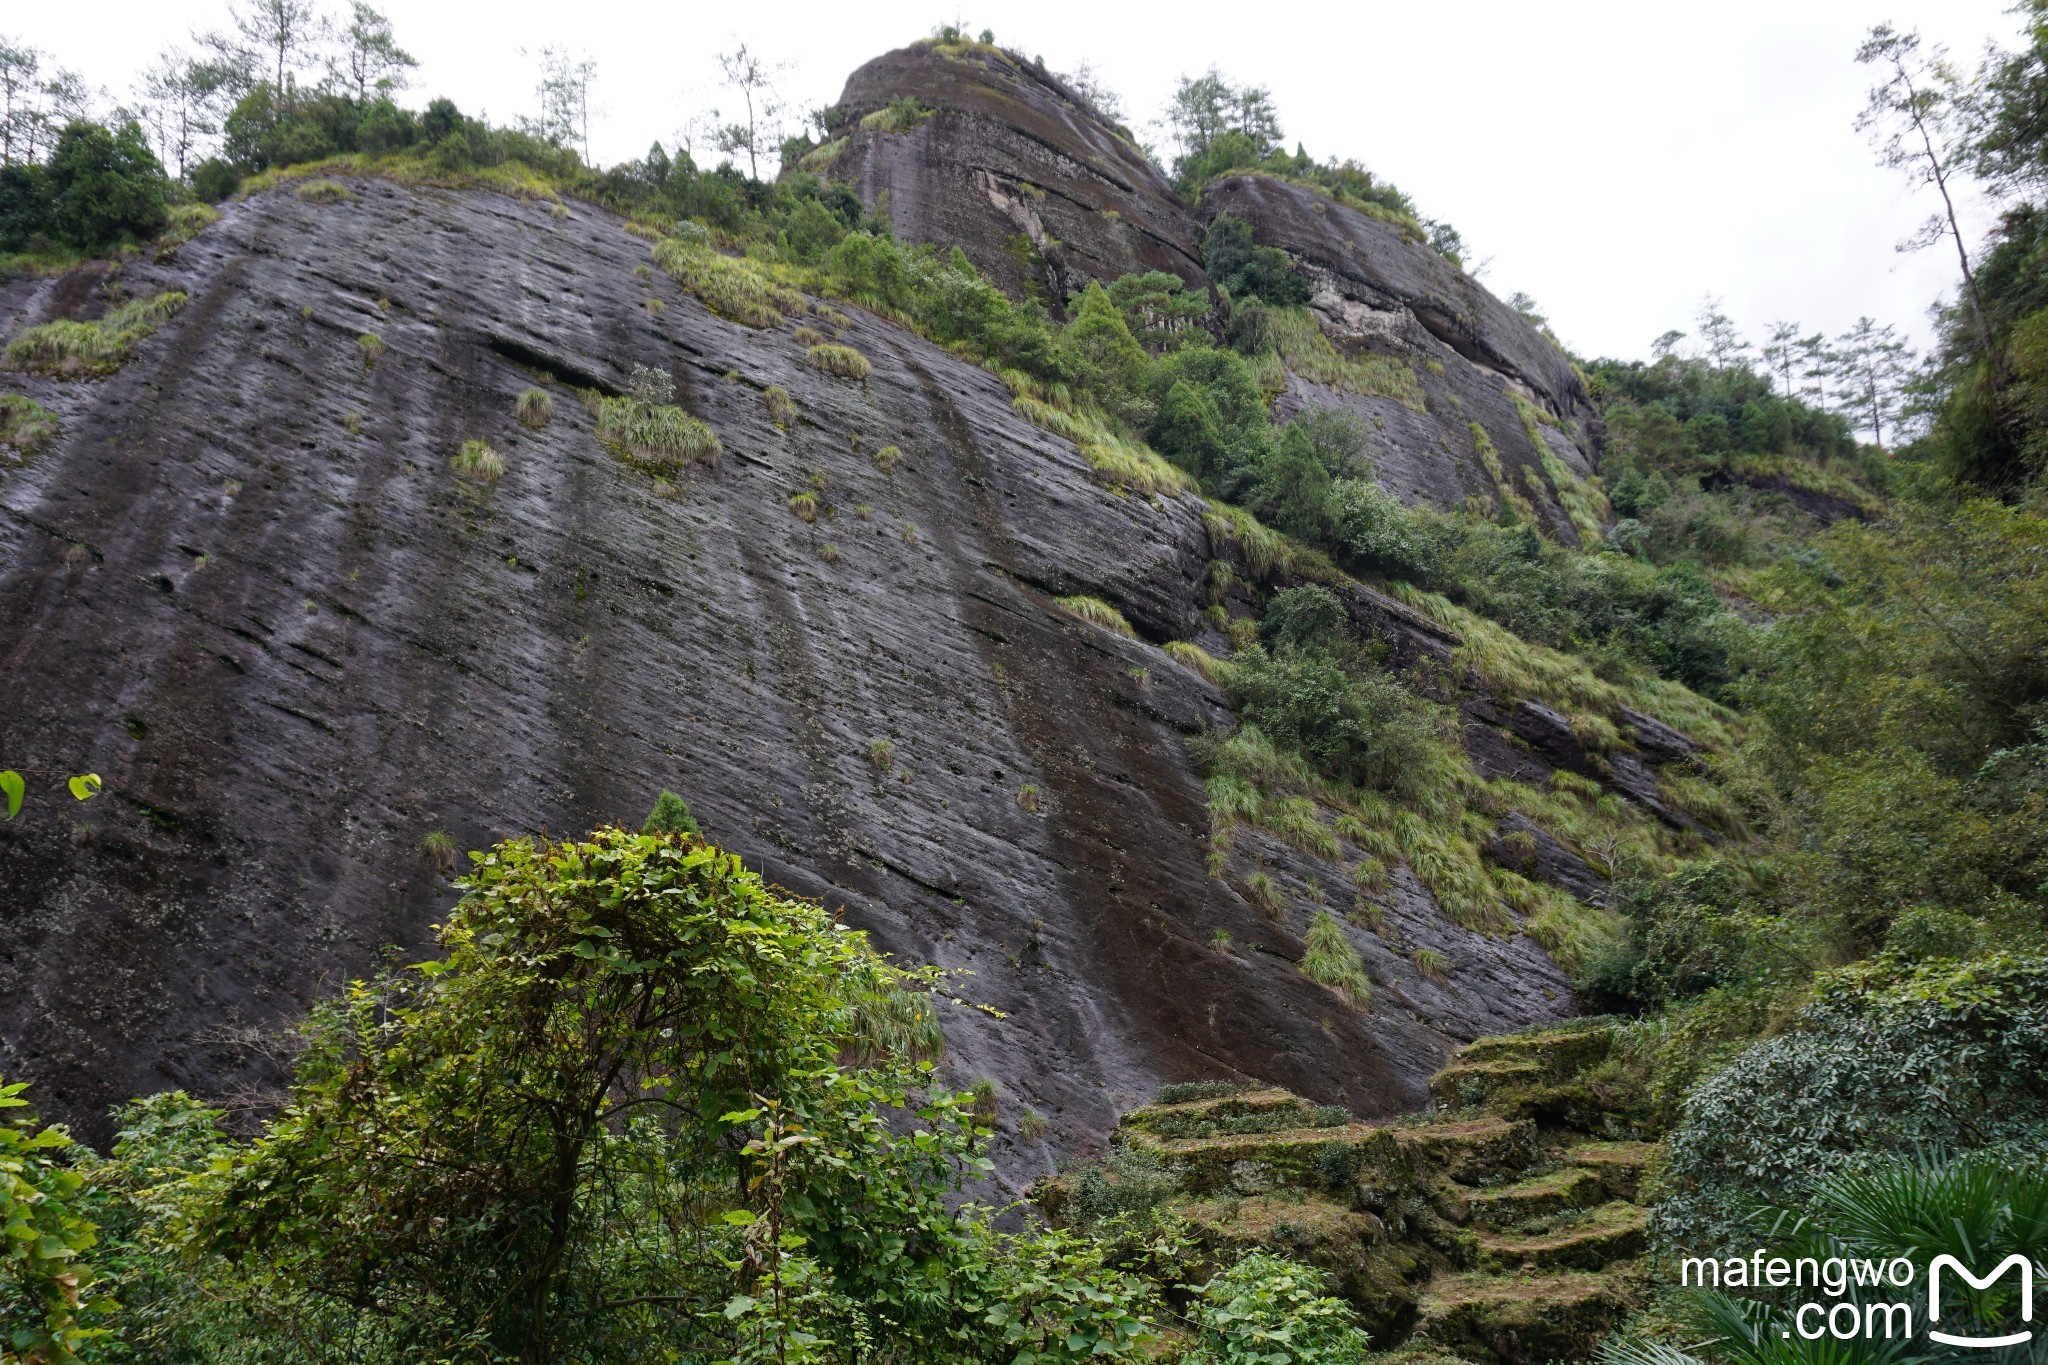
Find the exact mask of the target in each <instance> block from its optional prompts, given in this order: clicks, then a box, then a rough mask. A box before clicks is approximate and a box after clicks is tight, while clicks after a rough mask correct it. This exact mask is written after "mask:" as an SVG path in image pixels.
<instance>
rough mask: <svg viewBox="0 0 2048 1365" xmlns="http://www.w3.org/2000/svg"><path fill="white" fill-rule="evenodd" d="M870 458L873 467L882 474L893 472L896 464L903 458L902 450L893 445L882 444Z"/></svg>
mask: <svg viewBox="0 0 2048 1365" xmlns="http://www.w3.org/2000/svg"><path fill="white" fill-rule="evenodd" d="M872 458H873V460H874V464H875V468H877V469H879V470H881V471H882V472H883V473H884V474H894V473H895V472H896V466H897V464H899V463H900V462H901V461H902V459H903V452H902V451H901V450H899V449H897V448H896V447H895V446H883V447H882V448H881V449H880V450H878V451H876V452H875V453H874V455H873V457H872Z"/></svg>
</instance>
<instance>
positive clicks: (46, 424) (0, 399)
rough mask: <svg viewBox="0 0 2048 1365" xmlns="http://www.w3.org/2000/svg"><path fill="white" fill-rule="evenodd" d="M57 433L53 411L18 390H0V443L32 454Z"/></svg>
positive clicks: (55, 416) (24, 453)
mask: <svg viewBox="0 0 2048 1365" xmlns="http://www.w3.org/2000/svg"><path fill="white" fill-rule="evenodd" d="M56 435H57V414H56V413H54V412H51V411H50V410H49V409H48V408H46V407H44V406H43V405H42V404H41V403H38V402H37V401H36V400H35V399H33V398H26V397H24V396H22V395H21V394H18V393H0V446H11V447H12V448H14V449H15V450H18V451H20V452H21V453H22V454H23V455H33V454H35V452H36V451H38V450H40V449H42V448H43V446H44V445H45V444H47V443H48V442H49V441H51V440H53V439H54V438H55V437H56Z"/></svg>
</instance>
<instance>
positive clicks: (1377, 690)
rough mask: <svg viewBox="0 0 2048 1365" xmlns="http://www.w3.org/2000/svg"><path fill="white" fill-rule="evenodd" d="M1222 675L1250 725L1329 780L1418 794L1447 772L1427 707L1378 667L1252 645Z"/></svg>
mask: <svg viewBox="0 0 2048 1365" xmlns="http://www.w3.org/2000/svg"><path fill="white" fill-rule="evenodd" d="M1227 676H1228V681H1229V690H1230V693H1231V697H1232V699H1233V700H1234V701H1235V702H1236V703H1237V706H1238V713H1239V714H1240V715H1241V716H1243V718H1244V720H1245V722H1246V723H1247V724H1250V725H1254V726H1257V727H1258V729H1259V730H1260V731H1261V732H1262V733H1263V734H1265V735H1266V736H1268V737H1269V738H1271V739H1272V740H1273V741H1274V742H1275V743H1277V744H1280V745H1281V746H1283V747H1285V748H1289V749H1293V750H1295V751H1296V752H1298V753H1300V754H1301V755H1302V756H1303V757H1304V758H1306V759H1307V760H1308V761H1309V763H1310V764H1311V765H1312V766H1313V767H1314V768H1315V769H1316V771H1318V772H1319V773H1321V774H1323V775H1324V776H1325V777H1328V778H1329V779H1331V780H1333V781H1337V782H1344V783H1353V784H1357V785H1360V786H1366V787H1372V788H1376V789H1378V790H1381V791H1386V792H1391V793H1395V794H1398V795H1404V796H1415V795H1419V794H1422V793H1424V792H1426V791H1428V790H1429V789H1430V788H1431V786H1432V784H1433V783H1434V782H1435V781H1436V780H1437V779H1438V775H1439V774H1440V773H1441V772H1442V771H1443V770H1444V767H1445V760H1444V751H1445V741H1444V740H1443V739H1442V738H1441V737H1440V736H1439V734H1438V723H1437V721H1436V719H1435V718H1434V717H1433V715H1432V714H1431V712H1430V710H1429V708H1428V706H1427V705H1426V704H1425V703H1423V702H1422V701H1420V700H1419V699H1418V698H1417V697H1415V696H1414V694H1412V693H1410V692H1409V691H1408V690H1407V689H1406V688H1404V687H1402V686H1401V685H1400V684H1399V683H1398V682H1396V681H1394V679H1393V678H1391V677H1390V676H1388V675H1387V674H1385V673H1383V672H1380V671H1378V670H1375V669H1372V668H1370V667H1368V666H1364V665H1359V664H1353V665H1351V666H1349V667H1347V666H1346V664H1345V663H1343V662H1340V661H1339V660H1338V659H1337V658H1335V657H1332V656H1330V655H1328V654H1304V653H1299V652H1296V651H1291V650H1290V651H1288V652H1286V653H1282V654H1270V653H1268V652H1267V651H1266V650H1265V649H1264V648H1263V647H1261V646H1257V645H1254V646H1252V647H1251V648H1249V649H1246V650H1243V651H1241V652H1240V653H1239V654H1238V655H1237V656H1236V658H1235V659H1233V660H1232V661H1231V664H1230V667H1229V670H1228V674H1227Z"/></svg>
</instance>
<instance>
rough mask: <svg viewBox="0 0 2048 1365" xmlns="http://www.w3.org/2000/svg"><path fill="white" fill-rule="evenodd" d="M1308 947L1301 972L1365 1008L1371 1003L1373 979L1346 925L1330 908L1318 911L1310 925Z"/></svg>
mask: <svg viewBox="0 0 2048 1365" xmlns="http://www.w3.org/2000/svg"><path fill="white" fill-rule="evenodd" d="M1307 948H1308V950H1307V951H1306V952H1304V953H1303V954H1302V955H1301V974H1302V975H1303V976H1305V977H1307V978H1308V979H1309V980H1311V981H1313V982H1315V983H1316V984H1317V985H1319V986H1327V987H1329V988H1330V989H1331V990H1333V991H1336V992H1338V993H1340V994H1342V995H1344V996H1345V997H1347V998H1348V999H1349V1000H1350V1001H1351V1003H1352V1004H1354V1005H1357V1006H1360V1007H1363V1006H1365V1005H1368V1004H1370V1003H1371V1002H1372V978H1371V977H1369V976H1367V975H1366V974H1365V961H1364V959H1363V958H1361V957H1359V955H1358V949H1357V948H1355V947H1353V946H1352V944H1351V937H1350V935H1348V934H1346V933H1345V932H1344V926H1343V925H1341V924H1339V923H1338V922H1337V920H1336V917H1335V916H1333V915H1332V914H1331V913H1330V912H1329V911H1327V910H1318V911H1316V915H1315V919H1314V920H1312V921H1311V922H1310V924H1309V927H1308V940H1307Z"/></svg>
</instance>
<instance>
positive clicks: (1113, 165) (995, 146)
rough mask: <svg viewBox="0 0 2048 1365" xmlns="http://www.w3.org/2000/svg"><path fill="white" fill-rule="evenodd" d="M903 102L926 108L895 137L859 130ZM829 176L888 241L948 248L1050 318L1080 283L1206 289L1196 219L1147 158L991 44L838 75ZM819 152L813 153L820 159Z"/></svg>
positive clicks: (933, 48) (1062, 89)
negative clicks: (1130, 280)
mask: <svg viewBox="0 0 2048 1365" xmlns="http://www.w3.org/2000/svg"><path fill="white" fill-rule="evenodd" d="M906 96H907V97H909V98H912V99H915V100H917V101H918V102H919V103H921V104H922V105H923V106H924V107H925V108H926V109H928V110H931V111H933V112H932V113H931V116H930V117H929V118H926V119H925V120H923V121H922V122H920V123H919V124H918V125H917V126H916V127H914V128H911V129H909V130H908V131H904V132H891V131H887V129H886V128H885V127H882V126H869V127H863V126H861V123H862V120H863V119H865V118H867V117H868V116H869V115H873V114H877V113H879V112H880V111H882V110H885V109H886V108H887V107H888V105H889V103H890V101H892V100H896V99H901V98H904V97H906ZM833 117H834V120H835V122H834V125H833V127H832V130H831V131H832V135H833V136H834V138H840V137H843V138H844V139H845V141H844V143H843V144H842V145H841V146H840V147H839V148H838V151H837V154H836V156H833V157H832V158H831V160H830V162H829V168H828V169H827V170H826V171H825V173H826V174H827V175H829V176H830V177H831V178H832V179H834V180H839V181H843V182H844V183H846V184H848V185H851V186H852V187H854V188H855V189H856V190H858V191H859V193H860V196H861V199H862V201H863V202H865V203H866V204H867V205H868V207H869V208H870V209H873V208H875V206H876V205H877V204H878V203H880V202H882V196H883V195H887V196H888V199H887V203H888V210H889V219H890V224H891V227H892V229H893V230H894V231H895V233H896V235H897V236H899V237H902V238H904V239H906V240H908V241H913V242H934V243H937V244H939V245H940V246H948V247H949V246H953V245H955V244H957V245H958V246H959V247H960V248H961V249H962V250H963V251H965V252H966V253H967V257H968V259H969V260H971V261H973V262H974V263H975V265H977V266H979V267H980V268H981V269H982V271H983V272H985V273H986V274H987V275H988V276H989V277H990V278H991V279H993V280H995V281H996V283H997V284H999V285H1001V286H1002V288H1003V289H1004V290H1006V291H1007V292H1009V293H1010V294H1011V295H1013V296H1015V297H1019V298H1022V297H1024V296H1025V295H1026V294H1030V293H1037V294H1038V295H1039V296H1041V297H1043V298H1044V299H1045V300H1046V301H1047V302H1048V303H1049V304H1050V305H1051V306H1052V307H1053V309H1054V310H1055V311H1056V312H1057V311H1058V310H1059V309H1060V308H1062V307H1064V306H1065V303H1066V300H1067V297H1068V296H1069V295H1070V294H1072V293H1073V292H1074V291H1076V290H1079V289H1081V288H1082V287H1084V286H1085V285H1086V284H1087V283H1088V282H1089V281H1090V280H1103V281H1108V280H1113V279H1116V278H1117V277H1118V276H1121V275H1128V274H1132V273H1142V272H1144V271H1147V270H1164V271H1167V272H1169V273H1171V274H1175V275H1179V276H1180V277H1181V278H1182V279H1184V280H1186V281H1188V283H1189V285H1190V286H1192V287H1202V286H1205V285H1206V284H1207V277H1206V276H1204V275H1203V273H1202V264H1201V261H1202V253H1201V248H1200V246H1199V245H1198V243H1197V241H1196V228H1195V223H1194V219H1193V217H1192V216H1191V215H1190V214H1189V213H1188V212H1187V210H1186V209H1185V208H1184V207H1183V206H1182V205H1181V203H1180V201H1179V200H1178V199H1176V198H1175V197H1174V194H1173V190H1172V188H1171V187H1170V186H1169V185H1168V184H1167V183H1166V181H1165V180H1164V179H1163V178H1161V176H1160V174H1159V172H1158V171H1156V170H1154V169H1153V167H1152V164H1151V163H1150V162H1148V161H1147V160H1146V159H1145V157H1144V154H1143V153H1141V152H1140V151H1138V149H1137V148H1136V147H1134V146H1133V145H1132V144H1131V143H1130V142H1129V141H1127V140H1126V139H1125V138H1123V137H1121V136H1119V135H1118V134H1117V133H1116V132H1115V131H1114V130H1112V129H1110V128H1109V127H1107V126H1105V125H1104V124H1103V123H1102V122H1101V121H1100V120H1099V119H1098V118H1096V117H1095V115H1094V112H1093V111H1092V110H1091V109H1090V108H1089V107H1088V105H1087V104H1086V102H1085V101H1084V100H1082V99H1081V97H1080V96H1078V95H1077V94H1075V93H1074V92H1073V91H1072V90H1070V89H1069V88H1068V87H1067V86H1066V85H1065V83H1064V82H1062V81H1061V80H1060V79H1059V78H1058V77H1057V76H1054V75H1052V74H1051V73H1050V72H1047V71H1045V70H1044V69H1043V68H1040V67H1037V66H1033V65H1030V64H1028V63H1026V62H1023V61H1022V60H1021V59H1019V58H1017V57H1016V56H1014V55H1013V54H1011V53H1007V52H1004V51H1002V50H1001V49H999V48H994V47H986V46H983V45H980V44H970V45H964V46H960V47H941V46H938V45H934V44H918V45H914V46H911V47H907V48H901V49H899V50H897V51H895V52H890V53H887V54H885V55H883V56H880V57H877V58H875V59H874V60H873V61H871V62H869V63H868V64H867V65H865V66H863V67H861V68H860V69H859V70H858V71H856V72H854V73H853V75H851V76H850V77H848V78H847V82H846V88H845V91H844V93H842V94H841V95H840V97H839V104H838V105H837V106H836V108H835V110H834V112H833ZM822 161H823V156H822V154H821V156H820V162H821V163H822Z"/></svg>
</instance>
